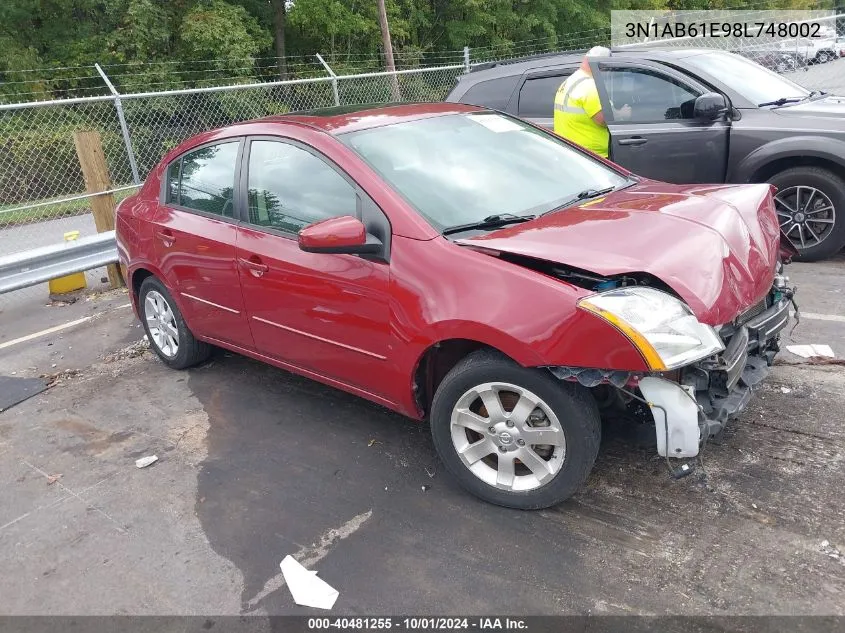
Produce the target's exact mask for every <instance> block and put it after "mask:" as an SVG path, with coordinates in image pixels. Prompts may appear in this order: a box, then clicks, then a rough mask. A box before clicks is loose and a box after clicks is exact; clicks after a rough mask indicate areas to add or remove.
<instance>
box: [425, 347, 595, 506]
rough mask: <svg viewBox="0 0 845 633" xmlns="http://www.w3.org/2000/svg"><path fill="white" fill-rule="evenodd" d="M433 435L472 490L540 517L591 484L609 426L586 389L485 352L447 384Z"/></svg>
mask: <svg viewBox="0 0 845 633" xmlns="http://www.w3.org/2000/svg"><path fill="white" fill-rule="evenodd" d="M431 432H432V436H433V438H434V445H435V447H436V449H437V452H438V453H439V455H440V458H441V459H442V460H443V462H444V464H445V465H446V468H447V469H448V470H449V472H450V473H451V474H452V475H453V476H454V477H455V478H456V479H457V480H458V482H459V483H460V484H461V486H463V487H464V488H465V489H466V490H468V491H469V492H471V493H473V494H474V495H476V496H478V497H481V498H482V499H484V500H485V501H489V502H490V503H494V504H497V505H501V506H506V507H509V508H517V509H521V510H534V509H539V508H547V507H549V506H552V505H555V504H557V503H560V502H561V501H563V500H565V499H567V498H569V497H570V496H572V495H573V494H574V493H575V492H576V491H577V490H578V488H579V487H580V486H581V485H582V484H583V483H584V481H585V480H586V479H587V475H588V474H589V472H590V470H591V469H592V467H593V464H594V463H595V460H596V455H597V454H598V448H599V440H600V437H601V421H600V419H599V413H598V408H597V407H596V403H595V401H594V400H593V397H592V395H590V393H589V392H588V391H587V389H586V388H584V387H582V386H580V385H577V384H573V383H567V382H561V381H560V380H557V379H556V378H554V377H553V376H552V375H551V374H549V373H548V372H545V371H542V370H538V369H526V368H524V367H521V366H520V365H517V364H516V363H514V362H513V361H511V360H509V359H507V358H505V357H503V356H501V355H500V354H497V353H495V352H491V351H479V352H475V353H473V354H470V355H469V356H467V357H466V358H465V359H463V360H462V361H461V362H459V363H458V364H457V365H456V366H455V367H454V368H453V369H452V371H450V372H449V373H448V374H447V375H446V377H445V378H444V379H443V382H441V383H440V386H439V387H438V389H437V393H436V394H435V396H434V402H433V403H432V409H431Z"/></svg>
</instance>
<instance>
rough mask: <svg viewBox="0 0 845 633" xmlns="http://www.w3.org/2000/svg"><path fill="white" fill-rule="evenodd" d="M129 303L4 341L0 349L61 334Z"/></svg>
mask: <svg viewBox="0 0 845 633" xmlns="http://www.w3.org/2000/svg"><path fill="white" fill-rule="evenodd" d="M131 306H132V304H131V303H126V304H124V305H120V306H117V307H116V308H112V309H111V310H105V311H104V312H98V313H97V314H92V315H90V316H87V317H82V318H81V319H76V321H68V322H67V323H62V324H61V325H56V326H53V327H50V328H47V329H46V330H41V331H40V332H33V333H32V334H27V335H26V336H21V337H20V338H15V339H12V340H11V341H6V342H5V343H0V349H6V348H7V347H12V346H13V345H18V344H19V343H26V342H27V341H31V340H33V339H37V338H41V337H42V336H47V335H48V334H55V333H56V332H61V331H62V330H66V329H68V328H71V327H73V326H75V325H79V324H80V323H85V322H86V321H91V320H93V319H96V318H97V317H100V316H102V315H104V314H107V313H108V312H113V311H114V310H120V309H121V308H129V307H131Z"/></svg>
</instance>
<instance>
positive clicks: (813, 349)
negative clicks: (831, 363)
mask: <svg viewBox="0 0 845 633" xmlns="http://www.w3.org/2000/svg"><path fill="white" fill-rule="evenodd" d="M786 349H787V351H789V352H792V353H793V354H795V355H796V356H800V357H801V358H811V357H813V356H827V357H828V358H834V356H833V350H832V349H831V348H830V345H787V346H786Z"/></svg>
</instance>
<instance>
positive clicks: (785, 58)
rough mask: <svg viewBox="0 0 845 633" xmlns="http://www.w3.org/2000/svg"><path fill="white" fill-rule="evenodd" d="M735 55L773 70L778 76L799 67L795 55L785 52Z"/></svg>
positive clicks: (748, 52)
mask: <svg viewBox="0 0 845 633" xmlns="http://www.w3.org/2000/svg"><path fill="white" fill-rule="evenodd" d="M737 54H739V55H742V56H743V57H745V58H746V59H750V60H751V61H753V62H755V63H757V64H760V65H761V66H763V67H764V68H768V69H769V70H774V71H775V72H777V73H779V74H781V75H782V74H783V73H788V72H792V71H794V70H797V69H798V67H799V64H798V61H797V60H796V58H795V55H794V54H792V53H788V52H785V51H779V50H760V51H737Z"/></svg>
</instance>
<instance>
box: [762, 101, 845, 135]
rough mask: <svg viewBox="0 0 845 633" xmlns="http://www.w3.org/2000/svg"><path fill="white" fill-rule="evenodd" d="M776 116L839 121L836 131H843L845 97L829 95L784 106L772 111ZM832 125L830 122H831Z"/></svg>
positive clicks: (844, 125) (844, 123)
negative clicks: (821, 118)
mask: <svg viewBox="0 0 845 633" xmlns="http://www.w3.org/2000/svg"><path fill="white" fill-rule="evenodd" d="M774 112H776V113H777V114H778V116H785V117H826V118H833V119H839V125H838V126H836V127H837V128H838V129H845V97H838V96H836V95H829V96H827V97H824V98H823V99H815V100H813V101H806V102H804V103H796V104H795V105H786V106H783V107H781V108H776V109H775V110H774ZM831 123H832V122H831Z"/></svg>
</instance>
